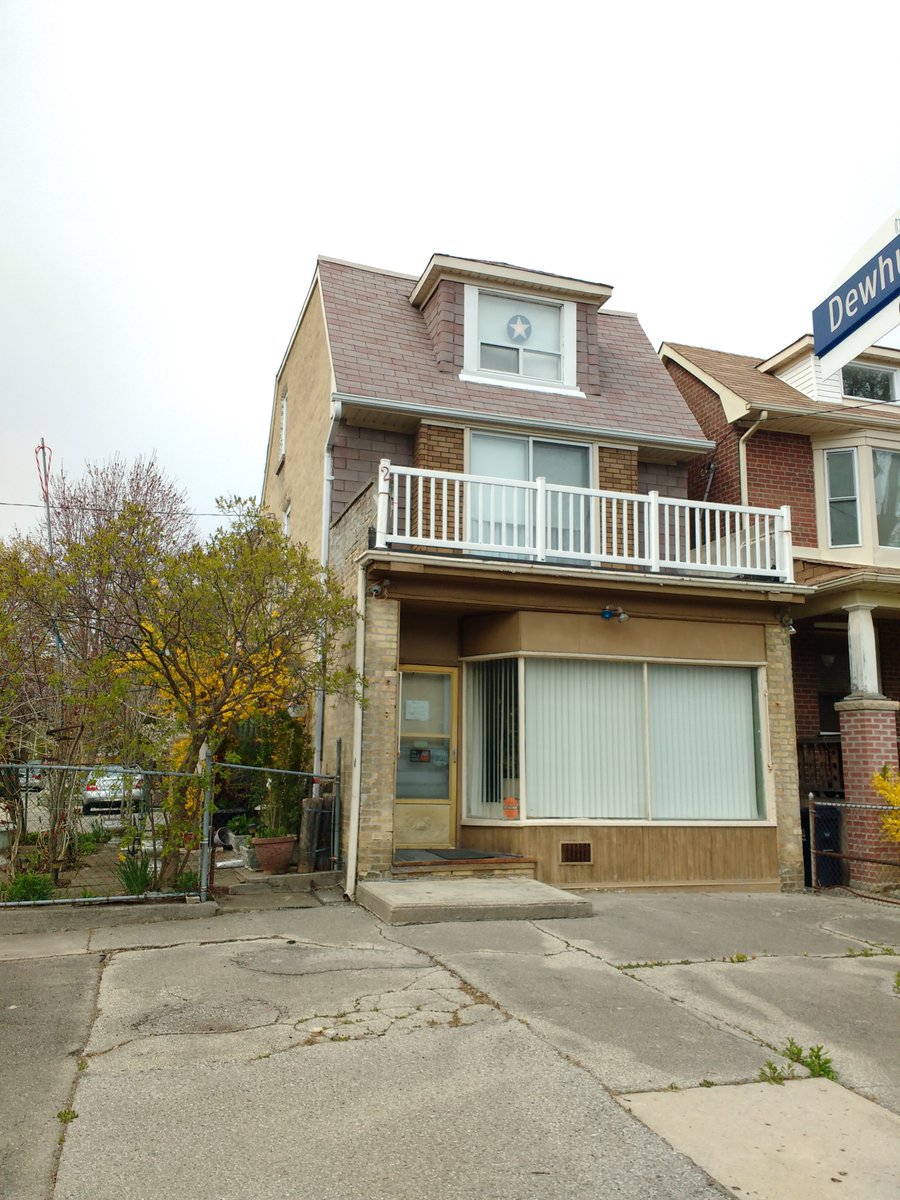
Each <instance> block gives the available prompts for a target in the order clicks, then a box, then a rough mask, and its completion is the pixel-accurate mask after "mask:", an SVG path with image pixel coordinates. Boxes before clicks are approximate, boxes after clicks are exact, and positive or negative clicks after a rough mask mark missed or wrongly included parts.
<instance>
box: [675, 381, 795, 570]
mask: <svg viewBox="0 0 900 1200" xmlns="http://www.w3.org/2000/svg"><path fill="white" fill-rule="evenodd" d="M666 369H667V370H668V372H669V374H670V375H671V376H672V379H673V380H674V382H675V385H676V387H677V388H678V390H679V391H680V392H681V394H682V396H684V398H685V400H686V401H687V403H688V407H689V408H690V410H691V412H692V413H693V414H694V416H695V417H696V418H697V422H698V424H699V425H700V428H701V429H702V430H703V432H704V434H705V435H706V437H708V438H709V439H710V441H713V442H715V443H716V448H715V450H714V451H712V452H711V453H710V454H707V455H704V456H702V457H701V458H698V459H695V460H694V461H693V462H691V463H690V464H689V466H688V490H689V495H690V497H691V499H693V500H702V499H703V497H704V495H705V493H706V488H707V484H708V483H709V472H710V466H711V465H712V464H713V463H715V471H714V473H713V479H712V485H711V487H710V492H709V496H708V497H707V499H708V500H709V501H710V503H712V504H740V502H741V472H740V455H739V451H738V444H739V442H740V438H741V435H742V433H743V432H744V431H743V430H740V429H737V428H735V426H733V425H731V424H729V422H728V421H727V420H726V419H725V413H724V412H723V410H722V402H721V401H720V400H719V397H718V396H717V395H716V393H715V392H714V391H713V390H712V389H711V388H708V387H707V386H706V384H705V383H701V382H700V380H699V379H696V378H695V377H694V376H693V375H692V374H691V373H690V371H686V370H685V369H684V368H683V367H681V366H679V364H678V363H673V362H668V363H666ZM746 447H747V500H748V502H749V503H750V504H753V505H757V506H758V507H760V508H780V507H781V505H782V504H790V506H791V516H792V526H793V538H794V545H796V546H817V545H818V534H817V531H816V493H815V476H814V471H813V453H812V443H811V442H810V440H809V438H808V437H804V436H802V435H800V434H791V433H770V432H767V431H766V429H765V426H762V427H761V428H760V429H758V430H757V431H756V433H754V435H753V437H752V438H750V439H749V440H748V441H747V443H746Z"/></svg>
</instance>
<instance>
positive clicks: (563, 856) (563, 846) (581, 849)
mask: <svg viewBox="0 0 900 1200" xmlns="http://www.w3.org/2000/svg"><path fill="white" fill-rule="evenodd" d="M591 850H592V846H591V843H590V842H560V843H559V861H560V862H561V863H590V862H593V861H594V860H593V857H592V855H591Z"/></svg>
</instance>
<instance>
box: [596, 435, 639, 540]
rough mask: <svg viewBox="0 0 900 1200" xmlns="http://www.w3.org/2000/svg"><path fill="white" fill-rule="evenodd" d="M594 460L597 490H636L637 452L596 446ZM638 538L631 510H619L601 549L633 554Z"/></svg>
mask: <svg viewBox="0 0 900 1200" xmlns="http://www.w3.org/2000/svg"><path fill="white" fill-rule="evenodd" d="M597 460H598V465H599V472H598V478H599V480H600V489H601V491H604V492H631V493H634V492H636V491H637V490H638V462H637V451H636V450H623V449H620V448H619V447H614V446H598V447H597ZM636 539H637V530H636V528H635V522H634V516H633V514H632V513H630V511H620V512H619V515H618V518H617V520H615V521H613V520H611V521H610V523H609V527H608V529H607V532H606V537H605V539H604V544H603V546H602V547H601V549H602V550H603V552H604V554H621V553H622V552H623V551H624V550H626V549H628V550H629V551H633V549H634V547H635V543H636Z"/></svg>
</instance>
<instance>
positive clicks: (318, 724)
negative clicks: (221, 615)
mask: <svg viewBox="0 0 900 1200" xmlns="http://www.w3.org/2000/svg"><path fill="white" fill-rule="evenodd" d="M341 411H342V410H341V402H340V400H332V401H331V424H330V425H329V426H328V436H327V437H326V439H325V457H324V476H323V479H322V539H321V545H322V549H321V552H320V554H319V561H320V562H321V564H322V566H323V567H327V566H328V555H329V553H330V552H331V494H332V492H333V490H334V434H335V430H336V429H337V427H338V422H339V421H340V419H341ZM324 741H325V692H324V690H323V689H322V688H321V687H320V688H316V711H315V730H314V734H313V774H314V775H321V774H322V758H323V748H324ZM316 787H317V788H318V784H317V785H316ZM317 794H318V793H317Z"/></svg>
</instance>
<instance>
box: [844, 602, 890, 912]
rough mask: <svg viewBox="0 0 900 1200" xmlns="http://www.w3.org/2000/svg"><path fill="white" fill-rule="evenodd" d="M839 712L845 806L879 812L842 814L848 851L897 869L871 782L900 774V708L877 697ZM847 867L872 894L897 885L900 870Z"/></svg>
mask: <svg viewBox="0 0 900 1200" xmlns="http://www.w3.org/2000/svg"><path fill="white" fill-rule="evenodd" d="M867 615H868V614H867ZM870 619H871V618H870ZM851 646H852V642H851ZM851 661H852V659H851ZM834 707H835V709H836V710H837V712H838V714H839V716H840V721H841V748H842V751H843V758H844V797H845V800H846V802H847V803H848V804H871V805H877V806H878V807H877V808H844V809H841V810H840V811H841V812H842V813H843V839H842V840H843V851H844V853H845V854H850V855H856V854H858V855H860V856H861V857H865V858H880V859H885V860H887V861H888V862H894V863H896V862H898V860H900V854H898V847H897V845H896V843H894V842H889V841H888V840H887V838H885V836H884V833H883V832H882V828H881V818H882V815H883V813H884V812H885V811H886V810H887V805H886V804H885V803H884V801H883V800H882V799H881V797H880V796H879V795H878V793H877V792H876V791H875V789H874V788H873V787H872V776H873V775H874V774H875V773H876V772H878V771H880V770H881V769H882V767H884V766H887V767H889V768H890V770H891V771H892V772H893V773H894V774H896V773H897V769H898V755H897V710H898V709H900V702H898V701H896V700H885V699H883V698H881V699H879V698H877V697H874V696H864V697H862V696H861V697H858V698H856V697H852V696H850V697H848V698H847V699H846V700H842V701H840V702H839V703H838V704H836V705H835V706H834ZM847 867H848V870H849V875H850V883H851V884H852V885H862V886H863V887H870V888H871V887H878V886H879V885H882V886H883V885H885V884H891V883H894V884H895V883H896V880H897V870H896V867H890V866H882V865H880V864H878V863H871V862H849V863H848V864H847Z"/></svg>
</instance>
